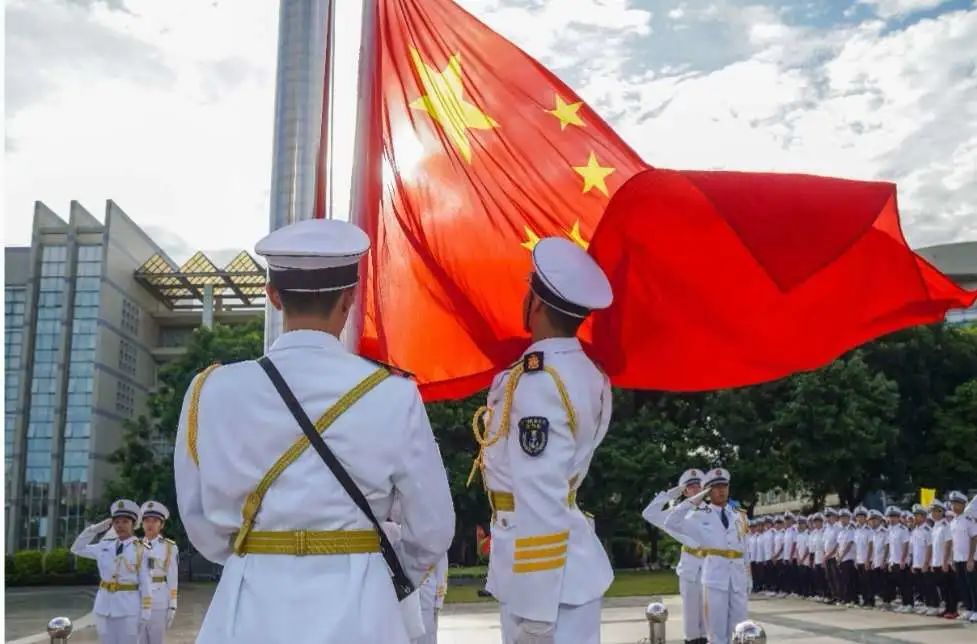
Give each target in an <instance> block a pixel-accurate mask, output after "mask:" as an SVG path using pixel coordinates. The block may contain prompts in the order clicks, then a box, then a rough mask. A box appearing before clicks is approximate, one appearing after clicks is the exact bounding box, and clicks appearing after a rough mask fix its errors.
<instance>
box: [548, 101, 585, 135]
mask: <svg viewBox="0 0 977 644" xmlns="http://www.w3.org/2000/svg"><path fill="white" fill-rule="evenodd" d="M581 105H583V103H582V102H578V103H569V104H568V103H567V102H566V101H564V100H563V97H562V96H560V95H559V94H556V108H555V109H552V110H546V113H547V114H552V115H553V116H555V117H556V118H558V119H560V130H561V131H563V130H565V129H567V125H579V126H580V127H587V124H586V123H584V122H583V121H582V120H581V119H580V116H578V115H577V111H578V110H579V109H580V106H581Z"/></svg>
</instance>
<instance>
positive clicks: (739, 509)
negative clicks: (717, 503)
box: [736, 508, 749, 514]
mask: <svg viewBox="0 0 977 644" xmlns="http://www.w3.org/2000/svg"><path fill="white" fill-rule="evenodd" d="M736 511H737V512H741V513H743V514H749V512H747V511H746V510H744V509H743V508H736Z"/></svg>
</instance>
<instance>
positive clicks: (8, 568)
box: [3, 555, 19, 586]
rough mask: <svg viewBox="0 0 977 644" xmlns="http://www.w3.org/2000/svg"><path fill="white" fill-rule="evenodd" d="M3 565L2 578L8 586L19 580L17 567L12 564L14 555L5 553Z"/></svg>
mask: <svg viewBox="0 0 977 644" xmlns="http://www.w3.org/2000/svg"><path fill="white" fill-rule="evenodd" d="M4 562H5V563H4V565H3V580H4V582H5V583H6V584H7V585H8V586H10V585H12V584H16V583H17V582H18V581H19V580H18V578H17V568H16V566H14V556H13V555H7V556H6V557H5V559H4Z"/></svg>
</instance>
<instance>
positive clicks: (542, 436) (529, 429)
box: [519, 416, 550, 456]
mask: <svg viewBox="0 0 977 644" xmlns="http://www.w3.org/2000/svg"><path fill="white" fill-rule="evenodd" d="M549 432H550V421H549V420H547V419H546V418H545V417H543V416H526V417H525V418H521V419H519V446H520V447H522V451H524V452H526V453H527V454H529V455H530V456H539V455H540V454H542V453H543V450H544V449H546V442H547V441H548V440H549Z"/></svg>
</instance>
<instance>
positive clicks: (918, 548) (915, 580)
mask: <svg viewBox="0 0 977 644" xmlns="http://www.w3.org/2000/svg"><path fill="white" fill-rule="evenodd" d="M913 523H914V525H913V529H912V532H910V537H909V540H910V544H911V545H910V548H911V549H912V558H913V571H912V585H913V591H914V594H915V595H916V596H917V597H918V601H917V602H916V606H915V611H916V613H917V614H919V615H923V614H925V613H926V612H927V610H928V609H927V606H930V605H932V604H933V594H934V593H935V591H936V589H935V588H933V586H932V584H931V583H930V582H931V576H932V575H931V570H930V567H931V562H932V558H933V529H932V528H930V526H929V524H928V523H927V522H926V508H924V507H923V506H921V505H920V504H918V503H917V504H915V505H914V506H913Z"/></svg>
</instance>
